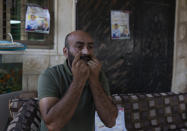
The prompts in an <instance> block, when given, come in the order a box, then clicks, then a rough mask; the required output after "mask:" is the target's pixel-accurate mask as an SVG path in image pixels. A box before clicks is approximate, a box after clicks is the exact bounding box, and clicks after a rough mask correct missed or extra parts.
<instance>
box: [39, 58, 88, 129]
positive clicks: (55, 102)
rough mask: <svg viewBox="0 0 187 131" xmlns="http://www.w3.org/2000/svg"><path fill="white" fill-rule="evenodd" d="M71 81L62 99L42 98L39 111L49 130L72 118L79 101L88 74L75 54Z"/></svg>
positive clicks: (85, 66)
mask: <svg viewBox="0 0 187 131" xmlns="http://www.w3.org/2000/svg"><path fill="white" fill-rule="evenodd" d="M72 73H73V82H72V83H71V85H70V87H69V89H68V90H67V92H66V94H65V96H64V97H63V98H62V99H58V98H56V97H46V98H42V99H41V100H40V102H39V106H40V111H41V114H42V117H43V120H44V122H45V123H46V125H47V128H48V130H49V131H52V130H53V131H54V130H55V131H60V130H61V129H62V128H63V127H64V126H65V125H66V124H67V123H68V121H69V120H70V119H71V118H72V116H73V114H74V112H75V109H76V107H77V105H78V103H79V100H80V96H81V94H82V91H83V89H84V85H85V83H86V80H87V79H88V76H89V68H88V66H87V65H86V64H85V62H83V61H82V60H80V55H77V56H76V57H75V59H74V61H73V63H72Z"/></svg>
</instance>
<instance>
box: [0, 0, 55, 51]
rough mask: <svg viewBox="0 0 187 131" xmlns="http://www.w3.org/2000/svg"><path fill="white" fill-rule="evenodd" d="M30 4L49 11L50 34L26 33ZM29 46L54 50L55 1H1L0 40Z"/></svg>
mask: <svg viewBox="0 0 187 131" xmlns="http://www.w3.org/2000/svg"><path fill="white" fill-rule="evenodd" d="M29 4H35V5H39V6H40V7H42V8H47V9H49V13H50V33H49V34H42V33H33V32H25V16H26V10H27V6H28V5H29ZM9 32H10V33H11V34H12V37H13V39H14V41H18V42H21V43H23V44H26V45H27V48H40V49H52V48H53V45H54V0H0V40H10V37H9V35H8V33H9Z"/></svg>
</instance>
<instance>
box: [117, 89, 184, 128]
mask: <svg viewBox="0 0 187 131" xmlns="http://www.w3.org/2000/svg"><path fill="white" fill-rule="evenodd" d="M113 101H114V103H116V104H118V105H121V106H123V107H124V111H125V125H126V128H127V130H128V131H168V130H175V131H180V130H183V131H186V130H187V109H186V108H187V93H180V94H177V93H172V92H169V93H154V94H120V95H114V96H113Z"/></svg>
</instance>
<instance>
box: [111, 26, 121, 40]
mask: <svg viewBox="0 0 187 131" xmlns="http://www.w3.org/2000/svg"><path fill="white" fill-rule="evenodd" d="M120 34H121V32H120V29H119V25H118V24H117V23H115V24H114V29H113V30H112V38H119V37H120Z"/></svg>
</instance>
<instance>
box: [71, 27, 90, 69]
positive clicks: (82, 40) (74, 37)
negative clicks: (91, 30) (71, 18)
mask: <svg viewBox="0 0 187 131" xmlns="http://www.w3.org/2000/svg"><path fill="white" fill-rule="evenodd" d="M68 41H69V42H68V43H69V49H68V61H69V64H70V66H71V65H72V62H73V60H74V58H75V56H76V55H77V54H78V53H79V52H80V53H81V56H86V57H91V56H93V39H92V38H91V37H90V35H89V34H87V33H86V32H82V31H76V32H73V33H72V34H71V35H70V36H69V39H68Z"/></svg>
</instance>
